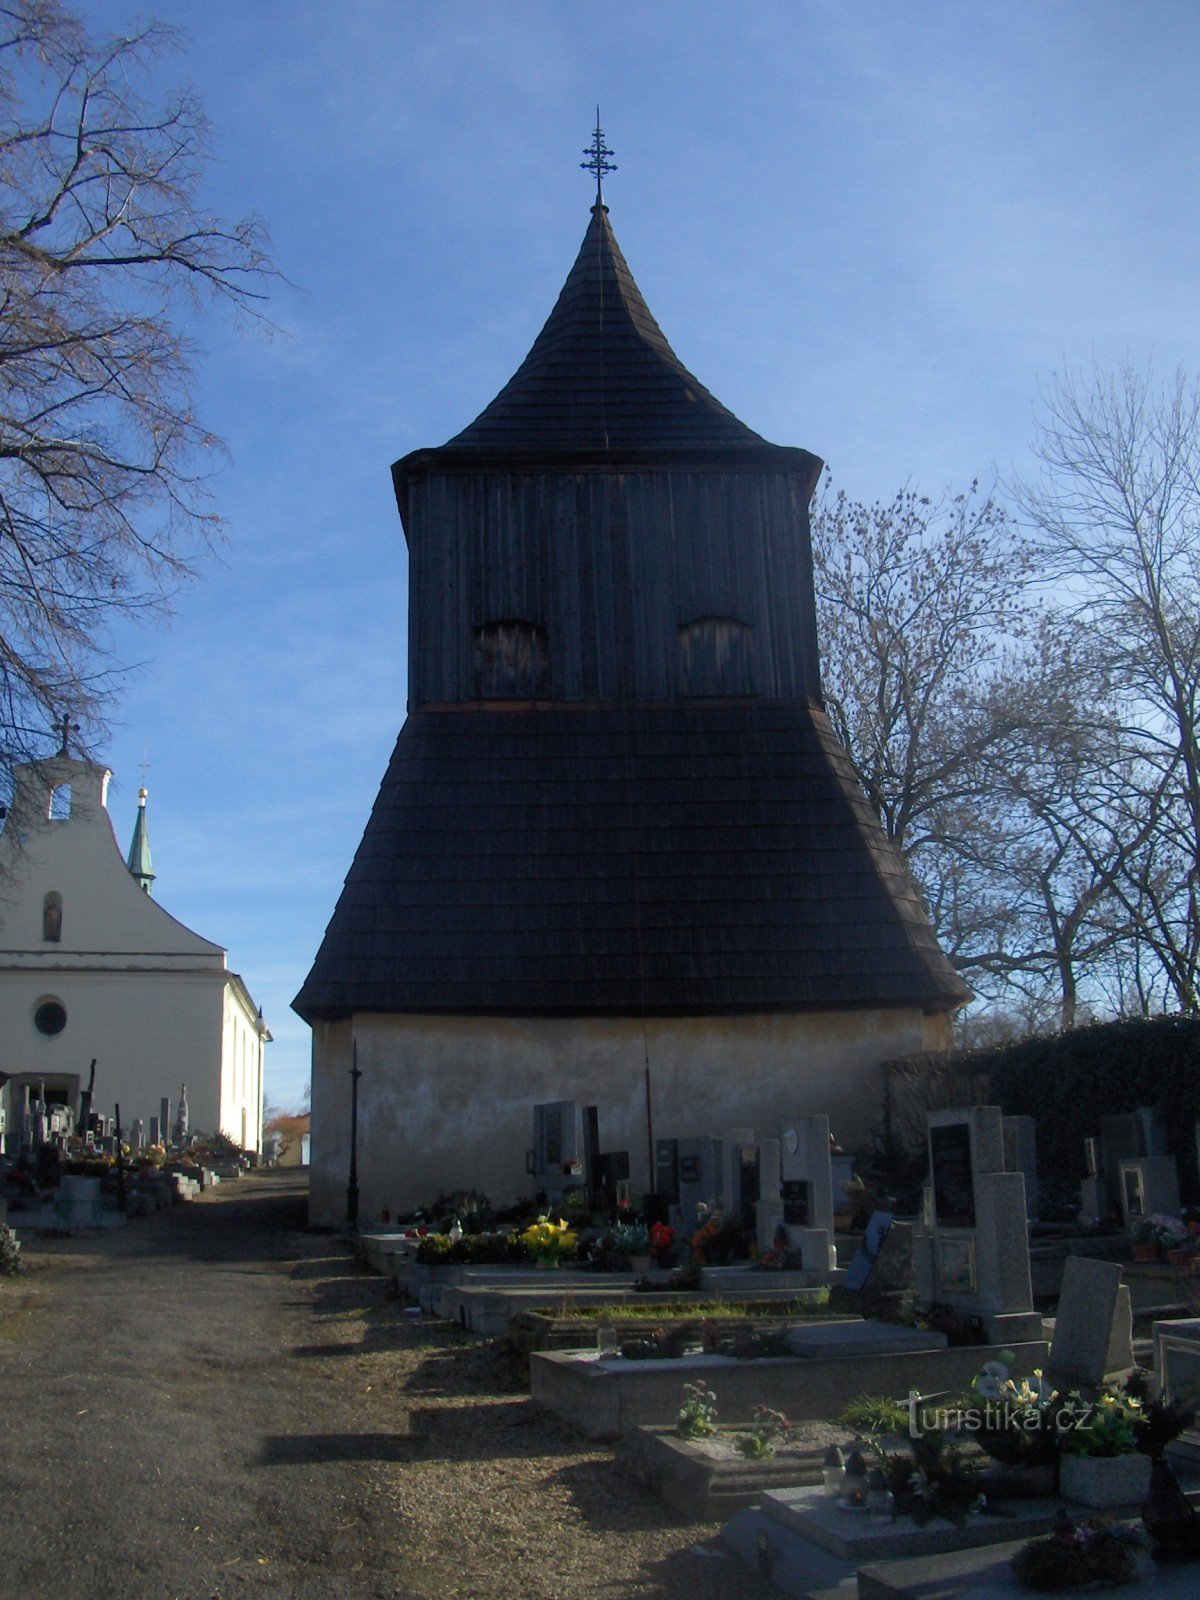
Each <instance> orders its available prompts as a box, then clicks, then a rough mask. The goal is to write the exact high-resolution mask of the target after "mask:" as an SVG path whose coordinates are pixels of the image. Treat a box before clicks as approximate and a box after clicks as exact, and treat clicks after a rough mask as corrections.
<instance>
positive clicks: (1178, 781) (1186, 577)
mask: <svg viewBox="0 0 1200 1600" xmlns="http://www.w3.org/2000/svg"><path fill="white" fill-rule="evenodd" d="M1035 448H1036V453H1037V455H1038V457H1039V459H1040V461H1041V463H1042V473H1041V477H1040V479H1039V480H1038V481H1037V482H1036V483H1033V484H1026V485H1023V486H1021V487H1020V491H1019V492H1020V500H1021V504H1022V507H1023V509H1024V511H1025V513H1026V515H1027V517H1028V519H1029V521H1030V523H1031V524H1032V526H1033V528H1034V530H1035V532H1036V535H1037V538H1038V541H1039V543H1040V556H1041V561H1042V564H1043V567H1044V571H1045V573H1046V576H1047V578H1049V579H1051V580H1053V581H1055V582H1056V583H1057V584H1058V585H1059V586H1060V589H1061V591H1062V592H1064V593H1065V595H1066V597H1067V598H1066V601H1065V610H1066V611H1067V613H1068V614H1069V616H1070V617H1071V619H1072V622H1073V624H1074V626H1075V628H1076V629H1077V630H1078V631H1079V633H1080V635H1081V636H1083V637H1085V638H1086V639H1088V640H1089V641H1090V644H1091V648H1092V650H1093V652H1094V653H1095V655H1096V656H1097V657H1098V658H1099V659H1101V660H1102V661H1103V665H1104V672H1105V675H1106V677H1107V679H1108V681H1109V682H1110V684H1111V685H1112V686H1113V687H1114V690H1115V692H1116V694H1117V696H1118V702H1119V708H1120V722H1121V727H1122V734H1123V749H1122V753H1121V756H1120V760H1119V762H1118V763H1117V764H1115V765H1114V766H1113V767H1112V768H1111V770H1110V773H1109V782H1108V786H1107V793H1105V794H1104V796H1103V811H1104V825H1105V827H1106V828H1107V831H1108V835H1109V842H1108V849H1109V853H1110V854H1112V853H1113V847H1114V846H1119V851H1120V871H1119V872H1118V873H1116V874H1115V876H1114V880H1113V887H1114V892H1115V893H1116V894H1117V895H1118V897H1119V899H1120V902H1121V905H1122V908H1123V910H1124V913H1125V915H1126V916H1127V918H1128V920H1129V923H1130V928H1131V937H1132V938H1133V939H1134V941H1135V943H1136V946H1137V954H1136V959H1135V960H1134V961H1133V962H1132V967H1131V970H1132V971H1133V972H1134V974H1135V981H1136V989H1137V992H1138V993H1139V994H1140V996H1141V997H1142V1000H1143V1003H1144V1005H1145V1006H1146V1007H1147V1008H1153V1006H1154V1005H1155V1004H1156V1003H1158V1004H1161V1003H1162V1002H1163V1001H1164V1000H1165V1001H1167V1002H1169V1003H1173V1004H1175V1005H1178V1006H1179V1007H1180V1008H1181V1009H1184V1010H1187V1011H1194V1010H1196V1009H1197V1008H1198V1006H1200V985H1198V980H1197V962H1198V958H1200V874H1198V857H1200V389H1198V388H1197V386H1196V385H1195V384H1194V383H1190V382H1189V381H1188V380H1187V378H1186V377H1185V376H1184V374H1183V373H1177V374H1176V375H1175V376H1174V378H1173V379H1172V380H1170V381H1169V382H1167V383H1165V384H1160V383H1158V382H1157V381H1156V380H1155V378H1154V375H1153V372H1152V371H1151V370H1149V369H1147V370H1146V371H1144V372H1143V371H1137V370H1134V369H1133V368H1131V367H1126V368H1124V369H1123V370H1122V371H1121V372H1119V373H1117V374H1116V375H1114V376H1105V375H1103V374H1101V373H1096V374H1094V375H1093V376H1092V377H1091V378H1090V379H1089V380H1086V381H1084V380H1080V379H1078V378H1074V377H1071V376H1067V377H1063V378H1059V379H1056V380H1055V381H1054V382H1053V383H1052V384H1051V386H1050V387H1049V389H1048V391H1047V392H1046V394H1045V395H1044V396H1043V406H1042V415H1041V418H1040V421H1039V427H1038V435H1037V440H1036V445H1035ZM1092 821H1093V822H1095V821H1096V817H1095V816H1093V818H1092ZM1102 848H1103V846H1102ZM1147 960H1149V967H1148V966H1147ZM1128 965H1129V963H1128V962H1127V966H1128ZM1155 966H1156V967H1157V969H1158V970H1157V975H1155V973H1154V971H1153V968H1154V967H1155Z"/></svg>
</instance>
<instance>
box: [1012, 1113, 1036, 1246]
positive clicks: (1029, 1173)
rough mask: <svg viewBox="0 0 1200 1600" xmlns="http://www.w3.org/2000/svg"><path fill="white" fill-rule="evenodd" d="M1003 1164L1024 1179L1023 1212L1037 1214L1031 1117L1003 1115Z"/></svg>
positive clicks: (1033, 1124)
mask: <svg viewBox="0 0 1200 1600" xmlns="http://www.w3.org/2000/svg"><path fill="white" fill-rule="evenodd" d="M1004 1166H1005V1169H1006V1170H1007V1171H1008V1172H1019V1173H1020V1174H1021V1176H1022V1177H1023V1178H1024V1179H1025V1214H1026V1216H1027V1217H1028V1218H1029V1219H1030V1221H1033V1220H1035V1219H1036V1217H1037V1214H1038V1165H1037V1123H1036V1122H1035V1121H1034V1119H1033V1118H1032V1117H1005V1119H1004Z"/></svg>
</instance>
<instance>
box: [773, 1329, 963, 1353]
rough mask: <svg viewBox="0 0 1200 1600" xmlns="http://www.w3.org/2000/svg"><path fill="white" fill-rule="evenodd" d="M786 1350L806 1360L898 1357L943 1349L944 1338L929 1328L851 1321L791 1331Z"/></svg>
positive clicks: (944, 1336) (944, 1345)
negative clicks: (865, 1356)
mask: <svg viewBox="0 0 1200 1600" xmlns="http://www.w3.org/2000/svg"><path fill="white" fill-rule="evenodd" d="M787 1342H788V1349H789V1350H790V1351H791V1352H792V1354H793V1355H796V1356H804V1357H806V1358H807V1359H809V1360H814V1361H818V1360H824V1359H828V1358H830V1357H837V1356H841V1357H843V1358H844V1357H849V1356H862V1355H901V1354H906V1353H912V1352H915V1351H930V1350H944V1349H945V1348H946V1345H947V1342H948V1341H947V1339H946V1335H945V1334H944V1333H937V1332H935V1331H934V1330H933V1329H931V1328H901V1327H898V1326H896V1325H894V1324H892V1323H888V1322H867V1321H863V1322H854V1323H850V1324H849V1325H848V1326H844V1327H843V1326H839V1327H837V1328H836V1330H835V1329H831V1328H830V1327H829V1325H828V1324H823V1325H821V1326H819V1327H816V1326H814V1327H799V1328H793V1329H792V1330H791V1332H790V1333H789V1334H788V1337H787Z"/></svg>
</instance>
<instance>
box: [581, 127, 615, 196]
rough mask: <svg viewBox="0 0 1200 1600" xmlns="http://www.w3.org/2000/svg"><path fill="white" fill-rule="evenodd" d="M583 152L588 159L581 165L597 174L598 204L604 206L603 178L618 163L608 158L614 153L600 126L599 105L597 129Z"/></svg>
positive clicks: (586, 170) (587, 170)
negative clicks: (606, 142)
mask: <svg viewBox="0 0 1200 1600" xmlns="http://www.w3.org/2000/svg"><path fill="white" fill-rule="evenodd" d="M583 153H584V155H585V156H586V157H587V160H586V161H581V162H580V163H579V165H580V166H581V167H582V168H583V170H584V171H585V172H594V173H595V174H596V204H597V205H598V206H602V205H603V204H604V190H603V187H602V183H601V180H602V179H603V177H604V174H605V173H606V172H615V171H616V170H617V165H616V162H615V161H610V160H609V159H608V157H609V156H610V155H612V151H611V150H610V149H609V148H608V146H607V145H606V144H605V142H604V129H603V128H602V127H601V126H600V107H599V106H597V107H596V131H595V133H594V134H593V135H592V142H591V144H590V145H588V147H587V149H586V150H585V151H584V152H583Z"/></svg>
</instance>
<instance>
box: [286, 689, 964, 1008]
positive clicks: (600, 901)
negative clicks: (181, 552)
mask: <svg viewBox="0 0 1200 1600" xmlns="http://www.w3.org/2000/svg"><path fill="white" fill-rule="evenodd" d="M966 996H967V991H966V989H965V987H964V986H963V984H962V982H961V980H960V979H959V978H958V976H957V975H956V974H955V972H954V971H953V969H952V968H951V966H950V963H949V962H948V961H947V959H946V957H945V956H944V955H943V953H942V951H941V950H940V949H939V947H938V945H937V943H936V940H935V939H934V936H933V933H932V931H931V929H930V926H929V923H928V920H927V918H926V916H925V914H924V912H923V910H922V908H921V904H920V901H919V899H918V897H917V894H916V892H915V890H914V888H913V885H912V883H911V881H910V879H909V877H908V875H907V873H906V871H905V869H904V867H903V865H902V863H901V862H900V860H899V858H898V857H897V856H896V854H895V853H894V852H893V850H892V848H891V846H890V844H889V843H888V841H887V839H886V838H885V836H884V834H883V832H882V830H881V829H880V827H879V824H878V821H877V820H876V818H875V816H874V814H873V813H872V811H871V809H870V806H869V805H868V803H867V801H866V799H865V797H864V796H863V794H862V792H861V790H860V789H859V787H858V785H857V784H856V782H855V780H854V776H853V773H852V771H851V768H850V764H849V761H848V760H847V758H846V756H845V754H844V752H843V751H842V750H841V748H840V747H839V745H838V743H837V740H836V739H835V738H834V736H833V733H832V730H831V729H830V726H829V723H828V721H827V719H826V718H825V716H824V714H823V713H822V712H820V711H819V710H817V709H816V708H815V707H814V706H811V705H779V704H776V705H770V706H768V705H761V704H760V705H736V704H729V705H725V706H716V705H705V706H696V707H684V706H680V707H675V708H672V707H631V708H624V709H605V710H585V709H579V708H570V707H562V708H545V709H541V710H537V711H529V712H524V713H513V712H507V711H490V710H480V709H470V710H466V709H464V710H462V711H437V712H418V713H415V714H413V715H411V716H410V717H409V718H408V721H407V722H406V723H405V725H404V728H403V729H402V730H401V733H400V737H399V739H398V740H397V743H396V748H395V751H394V753H393V756H392V759H391V763H390V765H389V767H388V771H387V775H386V777H385V778H384V781H383V785H382V788H381V789H380V792H379V797H378V799H377V800H376V803H375V808H374V810H373V812H372V814H371V818H370V821H369V823H368V825H367V829H366V833H365V834H364V836H363V840H362V843H361V845H360V846H359V849H358V853H357V855H356V856H355V859H354V864H353V866H352V867H351V869H350V872H349V875H348V877H347V879H346V885H345V888H344V890H343V892H342V896H341V899H340V900H339V902H338V906H337V909H336V911H335V913H334V916H333V919H332V921H331V922H330V924H329V928H328V931H327V933H326V935H325V939H324V942H323V943H322V945H321V949H320V953H319V954H318V956H317V959H316V962H315V964H314V967H313V970H312V972H311V974H310V975H309V977H308V980H307V981H306V983H305V985H304V988H303V989H302V990H301V992H300V994H299V995H298V996H297V998H296V1001H295V1007H296V1010H297V1011H299V1013H300V1015H301V1016H303V1017H304V1018H305V1019H306V1020H308V1021H310V1022H313V1021H316V1020H318V1019H320V1018H336V1017H339V1016H345V1015H347V1014H349V1013H350V1012H352V1011H394V1012H405V1011H407V1012H434V1013H437V1012H456V1013H463V1012H466V1013H489V1012H491V1013H503V1014H506V1015H514V1014H516V1015H521V1014H550V1015H554V1014H583V1015H586V1014H609V1015H613V1014H616V1015H621V1014H630V1015H637V1014H641V1013H647V1014H687V1013H712V1012H754V1011H779V1010H785V1011H787V1010H791V1011H795V1010H805V1009H820V1010H831V1009H843V1008H854V1007H887V1006H897V1007H906V1008H907V1007H912V1006H918V1007H923V1008H925V1009H927V1010H931V1011H944V1010H949V1009H951V1008H953V1007H954V1006H957V1005H959V1004H960V1003H961V1002H962V1001H963V1000H964V999H965V998H966Z"/></svg>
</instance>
